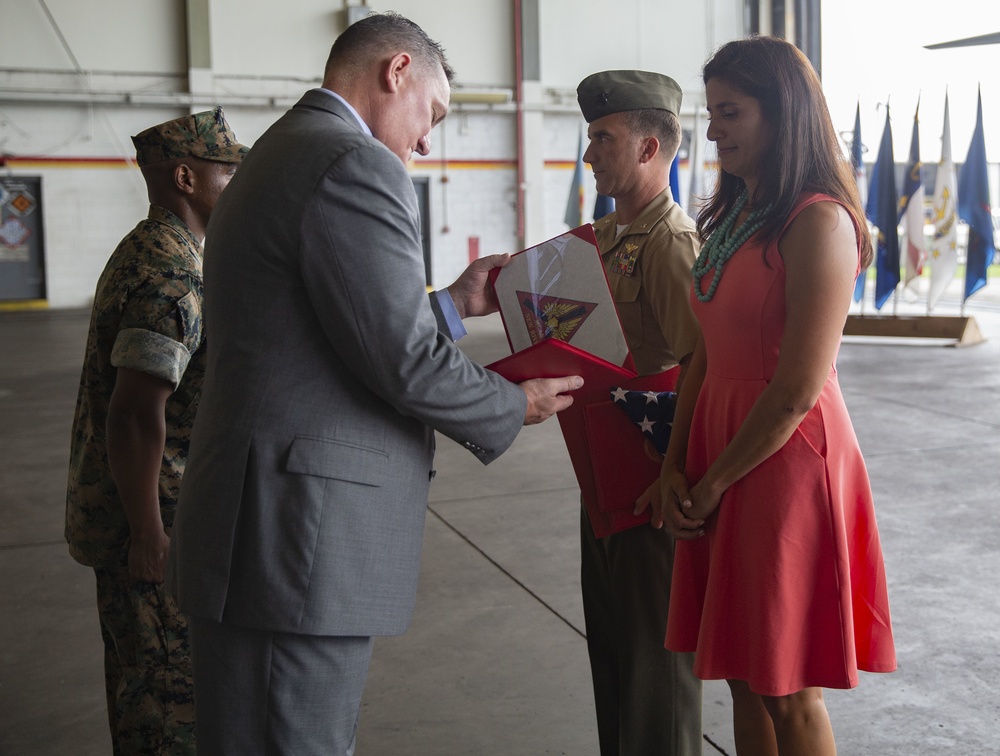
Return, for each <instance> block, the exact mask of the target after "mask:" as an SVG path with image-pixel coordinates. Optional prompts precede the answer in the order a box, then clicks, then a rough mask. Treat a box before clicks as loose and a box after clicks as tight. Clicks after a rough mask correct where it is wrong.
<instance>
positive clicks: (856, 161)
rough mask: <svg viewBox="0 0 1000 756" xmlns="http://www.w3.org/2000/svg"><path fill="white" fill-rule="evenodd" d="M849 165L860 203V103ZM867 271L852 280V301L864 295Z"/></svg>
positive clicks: (864, 194)
mask: <svg viewBox="0 0 1000 756" xmlns="http://www.w3.org/2000/svg"><path fill="white" fill-rule="evenodd" d="M851 165H853V166H854V180H855V182H856V183H857V185H858V196H859V197H860V199H861V204H862V205H863V204H865V201H866V200H867V199H868V185H867V183H866V182H865V162H864V143H863V142H862V141H861V103H860V102H858V109H857V110H856V111H854V137H853V138H852V139H851ZM867 278H868V271H867V270H863V271H861V272H860V273H859V274H858V278H857V280H856V281H855V282H854V301H855V302H860V301H861V300H862V299H863V298H864V296H865V280H866V279H867Z"/></svg>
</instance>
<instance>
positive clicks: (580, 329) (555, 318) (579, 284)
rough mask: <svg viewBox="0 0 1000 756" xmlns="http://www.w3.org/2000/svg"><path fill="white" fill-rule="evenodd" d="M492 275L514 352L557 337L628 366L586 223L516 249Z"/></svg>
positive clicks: (595, 240) (626, 346)
mask: <svg viewBox="0 0 1000 756" xmlns="http://www.w3.org/2000/svg"><path fill="white" fill-rule="evenodd" d="M491 280H492V282H493V289H494V291H495V292H496V296H497V302H498V303H499V305H500V316H501V317H502V318H503V323H504V328H505V329H506V331H507V340H508V342H510V348H511V351H512V352H515V353H517V352H520V351H521V350H523V349H527V348H528V347H530V346H532V345H533V344H538V343H539V342H541V341H544V340H545V339H558V340H559V341H564V342H566V343H567V344H571V345H572V346H574V347H576V348H577V349H581V350H583V351H584V352H588V353H590V354H593V355H595V356H597V357H600V358H601V359H603V360H606V361H607V362H610V363H612V364H614V365H629V366H631V357H630V355H629V351H628V345H627V344H626V342H625V334H624V332H623V331H622V327H621V323H620V322H619V320H618V311H617V310H616V309H615V303H614V300H613V299H612V298H611V289H610V288H609V287H608V279H607V276H606V275H605V273H604V265H603V264H602V263H601V255H600V252H599V250H598V248H597V239H596V237H595V236H594V229H593V227H592V226H590V225H589V224H588V225H585V226H580V227H579V228H575V229H573V230H572V231H567V232H566V233H565V234H561V235H560V236H557V237H555V238H554V239H549V240H548V241H547V242H542V243H541V244H539V245H537V246H534V247H530V248H528V249H526V250H524V251H523V252H518V253H517V254H515V255H514V256H513V257H512V258H511V260H510V262H508V263H507V265H505V266H504V267H503V268H500V269H498V270H494V271H493V272H492V273H491Z"/></svg>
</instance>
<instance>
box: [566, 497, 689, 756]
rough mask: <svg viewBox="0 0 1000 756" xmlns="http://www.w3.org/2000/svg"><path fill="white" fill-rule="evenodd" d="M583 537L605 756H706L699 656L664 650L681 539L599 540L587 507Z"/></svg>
mask: <svg viewBox="0 0 1000 756" xmlns="http://www.w3.org/2000/svg"><path fill="white" fill-rule="evenodd" d="M580 535H581V539H580V540H581V551H582V553H581V556H582V562H581V571H580V583H581V586H582V588H583V612H584V619H585V620H586V625H587V650H588V651H589V653H590V671H591V675H592V677H593V680H594V703H595V705H596V708H597V732H598V737H599V738H600V744H601V756H647V755H648V754H656V756H701V753H702V730H701V687H702V685H701V680H699V679H698V678H697V677H695V676H694V671H693V665H694V654H677V653H673V652H672V651H667V649H665V648H664V647H663V639H664V635H665V634H666V629H667V607H668V604H669V601H670V578H671V574H672V572H673V561H674V542H673V539H672V538H670V537H669V536H668V535H667V534H666V533H664V532H663V531H661V530H654V529H653V528H651V527H649V526H648V525H639V526H638V527H634V528H629V529H628V530H623V531H621V532H619V533H613V534H612V535H610V536H606V537H605V538H601V539H597V538H595V537H594V531H593V528H591V526H590V520H589V518H588V517H587V512H586V510H583V513H582V521H581V533H580Z"/></svg>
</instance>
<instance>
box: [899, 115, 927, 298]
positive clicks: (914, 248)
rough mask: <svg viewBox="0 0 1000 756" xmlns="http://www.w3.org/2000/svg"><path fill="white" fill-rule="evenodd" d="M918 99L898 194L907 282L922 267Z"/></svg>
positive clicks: (922, 268) (922, 206) (922, 215)
mask: <svg viewBox="0 0 1000 756" xmlns="http://www.w3.org/2000/svg"><path fill="white" fill-rule="evenodd" d="M919 113H920V100H917V110H916V112H914V114H913V133H912V135H911V136H910V157H909V159H908V160H907V162H906V177H905V178H904V179H903V193H902V194H901V195H900V197H899V219H898V222H899V223H900V224H902V226H903V231H905V232H906V254H905V255H904V256H903V260H904V265H903V269H904V270H905V271H906V277H905V279H904V283H905V284H906V285H907V286H909V285H911V284H912V283H913V282H914V281H916V280H917V278H918V277H919V276H920V275H921V273H923V270H924V258H925V254H926V253H925V252H924V181H923V176H922V173H921V169H922V167H923V163H921V162H920V122H919V119H918V114H919Z"/></svg>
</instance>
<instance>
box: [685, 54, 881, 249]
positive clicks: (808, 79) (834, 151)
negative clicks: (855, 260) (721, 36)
mask: <svg viewBox="0 0 1000 756" xmlns="http://www.w3.org/2000/svg"><path fill="white" fill-rule="evenodd" d="M702 78H703V80H704V82H705V83H706V84H707V83H708V81H709V79H721V80H723V81H725V82H726V83H727V84H729V85H730V86H733V87H735V88H736V89H738V90H740V91H741V92H743V93H744V94H746V95H749V96H750V97H753V98H754V99H756V100H758V101H759V102H760V105H761V110H762V112H763V115H764V118H765V120H766V121H767V122H768V124H769V125H770V126H771V128H772V133H773V134H774V140H773V142H772V143H771V146H770V147H769V148H768V150H767V152H766V153H765V154H764V155H763V156H762V158H761V161H760V165H759V166H758V175H757V186H756V189H755V190H754V196H753V197H751V198H750V202H752V203H753V206H754V207H767V206H770V208H771V210H770V212H769V213H768V215H767V219H766V222H765V225H764V226H763V228H762V229H761V231H760V233H761V234H763V235H764V240H765V241H766V242H768V243H771V242H775V241H777V239H778V237H779V236H780V235H781V231H782V227H783V226H784V224H785V220H786V219H787V218H788V216H789V214H790V213H791V211H792V208H793V207H794V206H795V202H796V200H797V199H798V198H799V195H800V194H802V193H803V192H822V193H824V194H828V195H830V196H831V197H833V198H835V199H837V200H840V201H841V202H843V203H844V206H845V207H846V208H847V211H848V212H849V213H850V214H851V216H852V218H853V219H854V224H855V226H856V228H857V229H858V233H859V235H860V237H861V264H862V268H865V267H867V266H868V265H869V264H870V263H871V261H872V245H871V238H870V236H869V234H868V227H867V225H866V224H865V213H864V209H863V208H862V207H861V199H860V197H859V196H858V189H857V185H856V184H855V181H854V172H853V170H852V168H851V163H850V160H849V159H848V158H847V156H846V155H845V154H844V152H843V150H842V149H841V147H840V142H839V141H838V138H837V133H836V132H835V131H834V129H833V123H832V122H831V121H830V113H829V111H828V110H827V106H826V98H825V97H824V96H823V89H822V85H821V84H820V81H819V77H818V76H817V75H816V72H815V71H814V70H813V67H812V64H811V63H810V62H809V59H808V58H806V56H805V55H803V54H802V52H801V51H799V50H798V49H797V48H796V47H795V46H794V45H792V44H790V43H789V42H786V41H784V40H782V39H778V38H777V37H756V36H755V37H749V38H747V39H739V40H735V41H733V42H728V43H727V44H725V45H723V46H722V47H720V48H719V50H718V51H717V52H716V53H715V55H713V56H712V58H711V59H710V60H709V61H708V63H706V64H705V68H704V70H703V71H702ZM743 189H744V184H743V179H741V178H738V177H736V176H732V175H730V174H728V173H726V172H725V171H719V183H718V185H717V186H716V189H715V192H714V193H713V195H712V196H711V197H710V198H709V202H708V204H706V205H705V207H703V208H702V210H701V212H700V213H698V232H699V234H701V237H702V239H703V240H704V239H707V238H708V237H709V236H710V235H711V233H712V232H713V231H714V230H715V229H716V228H718V226H719V224H720V223H721V222H722V220H723V219H724V218H725V217H726V214H727V213H728V212H729V210H730V209H731V208H732V207H733V205H734V204H735V202H736V199H737V198H738V197H739V195H740V193H741V192H742V191H743Z"/></svg>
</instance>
